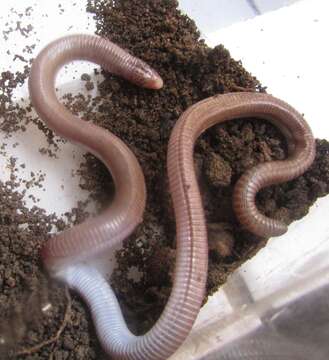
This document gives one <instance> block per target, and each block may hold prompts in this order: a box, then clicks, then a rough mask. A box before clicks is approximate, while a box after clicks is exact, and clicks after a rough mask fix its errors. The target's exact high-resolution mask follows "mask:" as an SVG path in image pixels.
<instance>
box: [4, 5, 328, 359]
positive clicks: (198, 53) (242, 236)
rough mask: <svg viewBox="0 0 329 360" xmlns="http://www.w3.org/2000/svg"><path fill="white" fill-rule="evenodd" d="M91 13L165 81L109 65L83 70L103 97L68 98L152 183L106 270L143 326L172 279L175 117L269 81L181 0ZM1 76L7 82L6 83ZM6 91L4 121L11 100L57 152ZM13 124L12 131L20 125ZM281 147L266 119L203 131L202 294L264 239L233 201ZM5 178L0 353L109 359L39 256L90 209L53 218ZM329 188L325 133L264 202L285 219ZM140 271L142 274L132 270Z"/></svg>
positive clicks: (280, 155)
mask: <svg viewBox="0 0 329 360" xmlns="http://www.w3.org/2000/svg"><path fill="white" fill-rule="evenodd" d="M88 11H90V12H92V13H94V15H95V19H96V23H97V33H98V34H99V35H101V36H104V37H108V38H110V39H111V40H112V41H114V42H116V43H118V44H119V45H121V46H123V47H125V48H127V49H129V51H131V52H132V53H133V54H134V55H136V56H139V57H140V58H142V59H143V60H145V61H147V62H148V63H149V64H151V65H152V66H153V67H154V68H155V69H157V71H158V72H159V73H160V75H161V76H162V77H163V79H164V84H165V86H164V88H163V89H162V90H160V91H150V90H145V89H140V88H137V87H135V86H134V85H131V84H129V83H127V82H126V81H124V80H121V79H118V78H116V77H115V76H112V75H109V74H107V73H104V75H105V80H104V81H103V82H102V83H100V84H94V83H93V82H92V79H91V78H90V76H88V75H86V74H84V75H82V80H83V81H85V85H86V86H87V88H88V89H90V90H92V88H93V86H96V85H97V86H98V90H99V96H97V97H96V98H91V96H87V97H86V96H83V95H81V94H79V95H76V96H73V95H72V94H68V95H66V96H65V97H64V102H65V104H66V105H67V106H68V107H69V108H70V109H71V111H73V112H74V113H76V114H79V115H80V116H83V117H84V118H85V119H86V120H91V121H93V122H94V123H96V124H98V125H100V126H103V127H104V128H106V129H108V130H110V131H112V132H113V133H115V134H116V135H118V136H119V137H120V138H121V139H123V140H124V141H125V142H126V143H127V144H128V145H129V146H130V148H131V149H132V150H133V151H134V153H135V154H136V156H137V157H138V160H139V161H140V163H141V165H142V168H143V171H144V175H145V179H146V182H147V191H148V199H147V208H146V212H145V216H144V223H143V224H142V225H141V226H140V227H139V228H138V229H137V230H136V232H135V233H134V234H133V235H132V236H131V237H130V238H129V239H127V240H126V241H125V244H124V247H123V249H122V250H120V251H119V252H118V253H117V254H116V257H117V261H118V266H117V269H116V270H115V271H114V273H113V275H112V278H111V282H112V285H113V287H114V289H115V291H116V293H117V294H118V297H119V300H120V303H121V305H122V308H123V310H124V315H125V317H126V319H127V320H128V323H129V326H130V328H131V329H132V330H134V331H135V332H136V333H142V332H144V331H145V330H146V329H148V328H149V327H150V326H151V325H152V324H153V323H154V321H155V320H156V319H157V318H158V316H159V314H160V313H161V311H162V309H163V306H164V304H165V303H166V300H167V298H168V296H169V294H170V291H171V285H172V273H173V265H174V262H175V224H174V216H173V212H172V207H171V200H170V196H169V190H168V184H167V175H166V151H167V144H168V140H169V136H170V133H171V130H172V128H173V126H174V124H175V122H176V121H177V119H178V117H179V116H180V114H181V113H182V112H183V111H184V110H185V109H186V108H187V107H189V106H190V105H192V104H194V103H195V102H197V101H199V100H202V99H204V98H206V97H208V96H211V95H214V94H218V93H224V92H232V91H265V89H264V88H263V87H262V86H261V84H260V83H259V82H258V81H257V79H256V78H255V77H253V76H252V75H250V74H249V73H248V72H247V71H246V70H245V69H244V68H243V66H242V64H241V63H240V62H238V61H235V60H234V59H232V58H231V56H230V54H229V52H228V51H227V50H226V49H225V48H224V47H223V46H221V45H219V46H217V47H215V48H213V49H211V48H209V47H208V46H207V45H206V44H205V43H204V42H203V41H202V40H201V39H200V34H199V32H198V30H197V28H196V26H195V24H194V22H193V21H192V20H190V19H189V18H188V17H187V16H185V15H182V14H181V13H180V11H179V10H177V2H176V1H175V0H145V1H143V2H141V1H139V0H116V1H112V0H94V1H89V4H88ZM26 71H27V73H28V68H27V70H26ZM2 76H12V75H6V74H4V75H2ZM26 76H27V74H26V75H24V79H25V78H26ZM6 84H7V83H5V82H3V83H1V81H0V87H1V89H4V92H5V91H7V90H6V89H7V88H6ZM9 90H10V89H9ZM4 94H5V95H6V93H4ZM0 100H1V99H0ZM9 100H10V101H9V102H8V101H7V99H6V98H4V101H5V103H6V106H2V107H1V106H0V110H1V115H3V114H5V116H4V117H3V118H4V121H3V123H2V125H1V126H2V130H5V131H7V130H6V127H5V126H9V124H10V121H9V120H10V116H9V115H10V111H11V110H12V112H13V114H14V115H13V119H14V124H15V126H17V129H20V130H22V128H21V125H22V124H25V122H26V120H28V121H33V122H34V123H36V124H37V125H38V126H39V129H40V131H41V134H42V133H43V134H44V135H45V136H46V137H47V138H48V142H49V144H50V145H54V144H55V145H56V146H54V147H52V151H56V148H57V147H58V146H60V142H58V140H56V139H54V136H53V134H52V132H50V131H48V130H47V128H46V127H45V126H44V125H43V124H42V122H41V121H40V120H39V119H32V117H31V116H30V115H29V111H27V112H23V113H22V114H21V116H17V112H18V111H20V110H19V109H20V108H16V110H15V109H14V108H11V107H10V108H9V110H8V108H7V105H8V104H11V106H14V105H13V102H12V101H11V99H9ZM0 105H1V103H0ZM28 110H29V109H28ZM8 111H9V113H8ZM8 129H9V130H8V131H7V132H8V133H12V132H13V131H15V130H13V129H12V128H10V127H9V128H8ZM47 150H48V149H45V150H44V151H43V153H44V154H45V155H49V156H54V153H53V152H52V151H51V152H50V153H49V152H48V151H47ZM285 156H286V144H285V141H284V139H283V137H282V135H281V134H280V133H279V132H278V130H277V129H276V128H275V127H273V126H272V125H271V124H269V123H267V122H265V121H261V120H255V119H246V120H243V121H242V120H236V121H231V122H229V123H227V124H225V125H220V126H216V127H214V128H212V129H210V130H209V131H207V132H206V133H205V134H204V135H203V136H202V137H201V138H200V139H199V140H198V142H197V145H196V149H195V166H196V171H197V175H198V179H199V183H200V188H201V192H202V196H203V202H204V207H205V211H206V217H207V222H208V230H209V231H208V235H209V273H208V284H207V295H209V294H211V293H213V292H214V291H215V290H216V289H217V288H218V287H219V286H220V285H221V284H223V283H224V282H225V281H226V278H227V276H228V275H229V274H230V273H231V272H232V271H234V270H235V269H236V268H237V267H238V266H239V265H240V264H242V263H243V262H244V261H246V260H247V259H248V258H250V257H251V256H253V255H254V254H255V253H256V252H257V251H258V250H259V249H260V248H261V247H263V246H265V244H266V241H267V239H263V238H259V237H256V236H254V235H252V234H250V233H248V232H246V231H244V230H243V229H241V227H240V226H239V224H238V223H237V221H236V219H235V216H234V213H233V211H232V205H231V196H232V190H233V187H234V184H235V182H236V181H237V179H238V178H239V176H240V175H241V174H242V173H243V172H244V171H245V170H246V169H248V168H250V167H251V166H254V165H256V164H257V163H259V162H265V161H272V160H276V159H284V158H285ZM85 159H86V160H85V162H84V163H83V164H81V167H80V170H79V172H78V175H80V176H81V177H82V179H83V182H82V184H81V186H82V187H83V188H84V189H87V190H89V191H90V192H91V196H92V197H93V198H95V199H98V200H99V201H100V202H102V204H103V205H105V204H108V201H109V199H110V198H111V196H112V194H113V186H112V181H111V177H110V175H109V173H108V171H107V170H106V168H105V167H104V165H103V164H102V163H101V162H99V161H98V160H97V159H95V158H94V157H93V156H91V155H90V154H88V155H86V157H85ZM54 161H56V159H54ZM13 181H16V180H15V179H13ZM10 184H11V183H8V184H4V183H0V195H1V198H2V201H1V214H0V221H1V230H0V236H1V243H0V249H1V252H0V309H1V313H2V314H3V315H2V319H5V320H4V321H3V320H2V321H1V324H2V325H0V338H1V339H5V340H6V341H5V346H2V345H1V344H2V343H1V342H0V352H1V351H2V354H3V355H2V354H0V357H1V356H2V358H5V357H6V356H8V354H16V355H12V357H14V358H27V359H48V358H52V359H58V360H59V359H68V358H74V359H96V358H97V359H100V358H102V356H103V355H102V353H101V351H100V349H99V345H98V342H97V339H96V335H95V332H94V329H93V328H92V325H91V324H92V322H91V320H90V318H89V313H88V311H87V310H86V309H85V307H84V304H83V302H82V301H81V300H80V299H79V298H77V297H73V298H71V297H70V296H69V295H68V293H66V295H65V290H64V289H63V288H62V287H60V286H59V285H56V284H52V283H50V284H49V280H48V279H47V278H46V277H45V275H44V272H43V269H42V266H41V264H40V262H39V257H38V250H39V248H40V246H41V244H42V243H43V242H44V241H45V240H46V238H47V237H48V236H49V233H50V232H51V231H58V230H61V229H63V228H64V227H66V226H68V224H72V223H73V224H74V223H78V222H80V221H83V220H84V219H85V217H86V216H87V214H85V213H84V211H82V208H84V205H83V204H82V205H81V207H80V210H79V209H72V212H71V213H68V214H66V219H57V218H56V217H54V216H53V215H50V216H49V215H46V214H45V213H44V212H43V211H42V210H40V209H38V208H37V207H34V208H33V209H32V210H28V209H27V208H26V207H25V204H24V202H23V200H22V197H21V196H22V195H20V194H18V192H17V191H16V188H15V187H14V186H12V185H10ZM328 192H329V143H328V142H326V141H325V140H318V141H317V156H316V160H315V162H314V164H313V165H312V167H311V168H310V170H309V171H308V172H307V173H306V174H305V175H303V176H301V177H299V178H298V179H296V180H294V181H291V182H289V183H285V184H283V185H280V186H273V187H269V188H267V189H264V190H262V191H261V192H260V193H259V195H258V197H257V205H258V207H259V209H260V210H261V211H262V212H264V213H265V214H266V215H267V216H270V217H273V218H279V219H282V220H283V221H285V222H286V223H287V224H288V223H290V222H292V221H294V220H296V219H299V218H301V217H303V216H305V215H306V214H307V212H308V209H309V206H310V205H311V204H312V203H313V202H314V201H315V200H316V198H317V197H319V196H324V195H326V194H327V193H328ZM16 209H17V210H16ZM72 219H74V220H72ZM133 271H134V272H137V273H138V275H139V280H138V279H137V280H136V277H132V276H131V273H132V272H133ZM205 300H206V299H205ZM20 304H21V305H20ZM22 304H31V305H30V306H29V305H28V306H29V307H31V309H34V312H31V313H28V312H26V311H25V312H24V306H25V305H22ZM5 324H10V326H7V325H5ZM10 351H11V352H10Z"/></svg>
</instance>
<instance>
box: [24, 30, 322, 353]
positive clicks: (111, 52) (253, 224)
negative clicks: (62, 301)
mask: <svg viewBox="0 0 329 360" xmlns="http://www.w3.org/2000/svg"><path fill="white" fill-rule="evenodd" d="M73 60H88V61H91V62H94V63H97V64H99V65H101V66H102V67H103V68H104V69H106V70H108V71H110V72H111V73H114V74H116V75H119V76H122V77H124V78H125V79H127V80H129V81H131V82H133V83H135V84H137V85H140V86H143V87H146V88H150V89H160V88H161V87H162V85H163V82H162V79H161V78H160V76H159V75H158V74H157V73H156V72H155V71H154V70H153V69H151V68H150V67H149V66H148V65H147V64H145V63H144V62H143V61H141V60H139V59H137V58H135V57H133V56H131V55H130V54H128V53H127V52H126V51H124V50H122V49H121V48H119V47H118V46H117V45H115V44H113V43H112V42H110V41H109V40H105V39H102V38H99V37H97V36H91V35H70V36H66V37H64V38H61V39H58V40H56V41H54V42H52V43H51V44H49V45H48V46H47V47H46V48H45V49H43V50H42V51H41V53H40V54H39V55H38V56H37V58H36V59H35V60H34V62H33V65H32V69H31V74H30V79H29V89H30V95H31V100H32V103H33V105H34V107H35V109H36V111H37V113H38V114H39V116H40V117H41V118H42V119H43V120H44V121H45V122H46V124H47V125H48V126H49V127H50V128H51V129H53V130H54V131H55V132H56V133H57V134H59V135H61V136H63V137H65V138H66V139H69V140H70V141H72V142H74V143H78V144H80V145H82V146H83V147H84V148H85V149H87V150H88V151H90V152H91V153H93V154H94V155H96V156H97V157H98V158H99V159H101V160H102V161H103V162H104V163H105V164H106V166H107V167H108V169H109V171H110V172H111V174H112V176H113V179H114V183H115V188H116V194H115V198H114V200H113V202H112V203H111V205H110V206H109V208H108V209H107V210H106V211H104V212H103V213H102V214H100V215H99V216H97V217H95V218H92V219H90V220H88V221H86V222H85V223H82V224H80V225H78V226H75V227H73V228H71V229H68V230H65V231H63V232H61V233H59V234H56V235H55V236H53V237H52V238H51V239H50V240H49V241H48V242H47V243H46V244H45V246H44V247H43V249H42V257H43V261H44V263H45V265H46V267H47V269H48V270H49V271H50V272H51V274H52V275H53V276H55V277H57V278H59V279H62V280H63V281H65V282H66V283H67V284H68V285H69V286H70V287H71V288H72V289H75V290H76V291H78V292H79V293H80V295H81V296H82V297H83V298H84V299H85V301H86V302H87V303H88V305H89V308H90V310H91V313H92V316H93V320H94V323H95V327H96V331H97V334H98V337H99V340H100V342H101V344H102V346H103V348H104V350H105V351H106V352H107V353H108V354H110V355H112V356H113V357H114V358H118V359H136V360H141V359H152V360H155V359H167V358H168V357H169V356H170V355H171V354H173V353H174V352H175V351H176V349H177V348H178V347H179V346H180V345H181V344H182V342H183V341H184V340H185V338H186V337H187V335H188V334H189V332H190V330H191V328H192V326H193V323H194V321H195V319H196V317H197V315H198V313H199V310H200V306H201V304H202V301H203V298H204V292H205V283H206V278H207V266H208V247H207V232H206V224H205V218H204V211H203V207H202V202H201V196H200V193H199V189H198V184H197V181H196V177H195V173H194V166H193V148H194V144H195V141H196V140H197V138H198V137H199V136H200V134H201V133H202V132H203V131H205V130H206V129H207V128H209V127H211V126H213V125H215V124H218V123H221V122H224V121H228V120H231V119H236V118H247V117H248V118H250V117H253V118H261V119H266V120H268V121H270V122H272V123H274V124H275V125H276V126H277V127H278V128H279V129H280V130H281V131H282V133H283V134H284V135H285V137H286V139H287V144H288V152H289V154H288V158H287V159H286V160H284V161H275V162H268V163H263V164H259V165H257V166H256V167H254V168H252V169H250V170H249V171H247V172H246V174H244V175H243V176H242V177H241V179H240V180H239V181H238V183H237V185H236V187H235V193H234V199H233V205H234V209H235V212H236V215H237V217H238V219H239V220H240V222H241V224H242V225H243V226H244V227H245V228H246V229H248V230H250V231H251V232H253V233H255V234H258V235H260V236H267V237H268V236H275V235H280V234H283V233H284V232H285V231H286V230H287V228H286V226H285V225H284V224H282V223H280V222H279V221H275V220H273V219H269V218H267V217H265V216H264V215H262V214H260V213H259V211H258V210H257V208H256V206H255V196H256V193H257V192H258V191H259V190H260V189H261V188H263V187H265V186H268V185H271V184H276V183H279V182H283V181H287V180H290V179H292V178H295V177H297V176H298V175H300V174H302V173H303V172H304V171H305V170H306V169H307V168H308V167H309V166H310V164H311V163H312V162H313V159H314V156H315V145H314V139H313V136H312V133H311V130H310V128H309V127H308V125H307V123H306V122H305V120H304V119H303V117H302V116H301V115H300V114H299V113H298V112H297V111H296V110H294V109H293V108H292V107H290V106H289V105H288V104H286V103H284V102H283V101H281V100H278V99H276V98H274V97H272V96H270V95H267V94H260V93H230V94H224V95H218V96H214V97H211V98H208V99H206V100H203V101H201V102H199V103H197V104H195V105H193V106H191V107H190V108H189V109H187V110H186V111H185V112H184V113H183V114H182V115H181V117H180V118H179V120H178V121H177V123H176V125H175V127H174V129H173V131H172V134H171V138H170V142H169V147H168V157H167V162H168V164H167V165H168V176H169V183H170V191H171V196H172V199H173V206H174V211H175V218H176V238H177V256H176V267H175V273H174V279H173V289H172V292H171V295H170V298H169V300H168V302H167V305H166V307H165V309H164V311H163V313H162V315H161V317H160V319H159V320H158V321H157V322H156V324H155V325H154V326H153V328H152V329H151V330H149V331H148V332H147V333H146V334H145V335H143V336H135V335H133V334H132V333H131V332H130V331H129V330H128V328H127V326H126V324H125V321H124V319H123V317H122V314H121V310H120V308H119V305H118V302H117V300H116V298H115V295H114V293H113V291H112V290H111V288H110V286H109V285H108V283H107V282H106V281H105V279H104V278H103V276H102V275H101V274H100V273H98V272H97V271H96V270H95V269H94V268H92V267H91V266H88V265H87V264H86V263H85V260H87V259H89V258H90V257H94V256H97V254H99V253H100V252H102V251H104V250H105V249H109V248H111V247H112V246H113V245H114V244H116V243H118V242H120V241H121V240H123V239H124V238H126V237H127V236H128V235H130V234H131V233H132V232H133V231H134V229H135V227H136V226H137V225H138V224H139V223H140V222H141V221H142V216H143V211H144V206H145V198H146V191H145V184H144V177H143V173H142V170H141V168H140V166H139V163H138V161H137V160H136V158H135V156H134V154H133V153H132V152H131V151H130V150H129V148H128V147H127V146H126V145H125V144H124V143H123V142H122V141H121V140H120V139H118V138H117V137H116V136H114V135H113V134H111V133H110V132H108V131H106V130H104V129H101V128H100V127H97V126H95V125H93V124H91V123H90V122H86V121H81V119H79V118H77V117H76V116H74V115H73V114H71V113H70V112H69V111H68V110H67V109H66V108H65V107H64V106H63V105H62V104H61V103H60V102H59V101H58V99H57V96H56V93H55V80H56V75H57V72H58V70H59V69H60V68H61V67H62V66H63V65H64V64H66V63H68V62H70V61H73Z"/></svg>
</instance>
